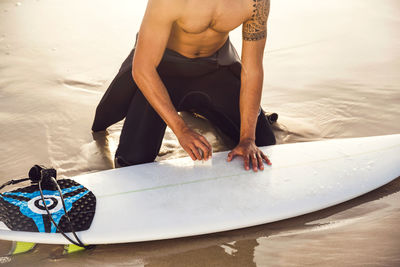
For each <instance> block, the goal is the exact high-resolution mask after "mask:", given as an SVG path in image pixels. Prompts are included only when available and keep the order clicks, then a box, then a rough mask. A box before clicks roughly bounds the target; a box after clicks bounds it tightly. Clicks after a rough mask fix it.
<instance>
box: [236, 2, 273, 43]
mask: <svg viewBox="0 0 400 267" xmlns="http://www.w3.org/2000/svg"><path fill="white" fill-rule="evenodd" d="M269 7H270V1H269V0H253V14H252V17H251V19H249V20H248V21H246V22H245V23H243V32H242V34H243V40H245V41H258V40H261V39H263V38H265V37H266V35H267V19H268V14H269Z"/></svg>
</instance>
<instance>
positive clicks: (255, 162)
mask: <svg viewBox="0 0 400 267" xmlns="http://www.w3.org/2000/svg"><path fill="white" fill-rule="evenodd" d="M250 159H251V165H252V166H253V171H255V172H257V171H258V159H257V156H256V154H254V153H252V154H251V155H250Z"/></svg>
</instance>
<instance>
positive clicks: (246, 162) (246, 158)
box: [243, 155, 250, 171]
mask: <svg viewBox="0 0 400 267" xmlns="http://www.w3.org/2000/svg"><path fill="white" fill-rule="evenodd" d="M243 160H244V169H245V170H246V171H248V170H250V159H249V156H248V155H246V156H243Z"/></svg>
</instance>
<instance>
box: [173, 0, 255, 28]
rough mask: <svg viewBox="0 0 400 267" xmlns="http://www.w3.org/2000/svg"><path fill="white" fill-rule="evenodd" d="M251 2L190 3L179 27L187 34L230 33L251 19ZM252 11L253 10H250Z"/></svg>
mask: <svg viewBox="0 0 400 267" xmlns="http://www.w3.org/2000/svg"><path fill="white" fill-rule="evenodd" d="M249 3H250V4H251V1H249V0H237V1H235V0H218V1H214V2H209V1H204V2H201V1H189V2H188V4H187V5H186V8H185V11H184V12H183V15H182V16H181V18H179V19H178V20H177V22H176V23H177V25H178V26H179V27H180V28H181V29H182V30H183V31H185V32H187V33H194V34H199V33H202V32H205V31H206V30H210V29H211V30H213V31H216V32H221V33H224V32H229V31H231V30H233V29H235V28H236V27H238V26H239V25H241V24H242V23H243V22H244V21H245V20H246V19H247V18H248V17H249ZM250 9H251V8H250Z"/></svg>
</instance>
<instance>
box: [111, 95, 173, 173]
mask: <svg viewBox="0 0 400 267" xmlns="http://www.w3.org/2000/svg"><path fill="white" fill-rule="evenodd" d="M165 128H166V124H165V122H164V121H163V120H162V119H161V117H160V116H159V115H158V114H157V112H156V111H155V110H154V109H153V108H152V107H151V105H150V103H149V102H148V101H147V100H146V98H145V97H144V96H143V94H142V92H141V91H140V90H138V91H137V92H136V94H135V96H134V97H133V98H132V101H131V103H130V106H129V110H128V114H127V115H126V119H125V122H124V125H123V128H122V131H121V136H120V140H119V145H118V149H117V151H116V153H115V157H116V159H117V161H118V163H119V165H121V166H127V165H134V164H141V163H147V162H152V161H154V159H155V158H156V157H157V155H158V152H159V150H160V147H161V143H162V140H163V137H164V132H165Z"/></svg>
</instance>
